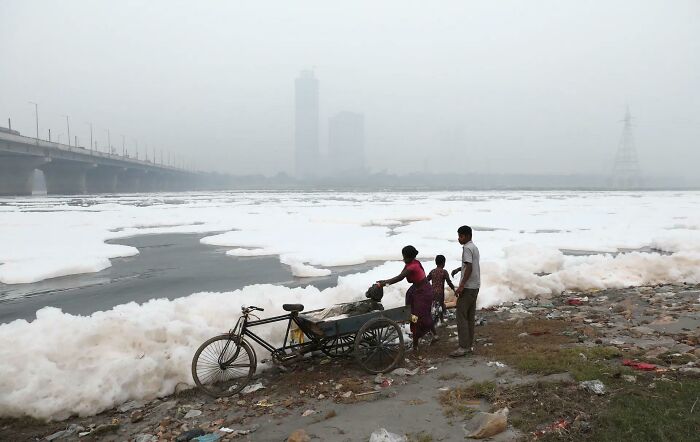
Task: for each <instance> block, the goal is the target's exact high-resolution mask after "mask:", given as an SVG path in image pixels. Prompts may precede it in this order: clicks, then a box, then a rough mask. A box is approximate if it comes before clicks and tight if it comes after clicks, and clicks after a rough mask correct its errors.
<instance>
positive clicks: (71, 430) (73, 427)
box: [45, 424, 89, 441]
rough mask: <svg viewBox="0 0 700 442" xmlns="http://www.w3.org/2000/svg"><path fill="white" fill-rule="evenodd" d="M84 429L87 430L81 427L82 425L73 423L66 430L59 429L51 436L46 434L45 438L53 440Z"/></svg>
mask: <svg viewBox="0 0 700 442" xmlns="http://www.w3.org/2000/svg"><path fill="white" fill-rule="evenodd" d="M83 430H85V428H84V427H81V426H80V425H76V424H71V425H70V426H69V427H68V428H66V429H65V430H61V431H57V432H56V433H53V434H51V435H50V436H46V438H45V440H48V441H51V440H55V439H61V438H65V437H68V436H70V435H73V434H75V433H77V432H79V431H83ZM88 433H89V432H88Z"/></svg>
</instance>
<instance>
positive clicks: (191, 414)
mask: <svg viewBox="0 0 700 442" xmlns="http://www.w3.org/2000/svg"><path fill="white" fill-rule="evenodd" d="M201 414H202V412H201V411H200V410H190V411H188V412H187V414H185V419H191V418H193V417H197V416H199V415H201Z"/></svg>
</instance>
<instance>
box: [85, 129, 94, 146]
mask: <svg viewBox="0 0 700 442" xmlns="http://www.w3.org/2000/svg"><path fill="white" fill-rule="evenodd" d="M85 124H88V125H90V150H92V147H93V146H94V145H93V144H92V123H85Z"/></svg>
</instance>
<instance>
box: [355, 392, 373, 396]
mask: <svg viewBox="0 0 700 442" xmlns="http://www.w3.org/2000/svg"><path fill="white" fill-rule="evenodd" d="M376 393H379V391H365V392H364V393H357V394H355V397H360V396H367V395H368V394H376Z"/></svg>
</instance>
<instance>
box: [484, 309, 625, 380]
mask: <svg viewBox="0 0 700 442" xmlns="http://www.w3.org/2000/svg"><path fill="white" fill-rule="evenodd" d="M568 331H571V325H570V323H568V322H566V321H553V320H548V321H545V320H540V319H532V320H528V321H524V322H523V324H522V325H521V326H519V327H518V326H514V325H513V324H504V323H496V324H493V325H489V326H485V327H484V333H483V334H484V335H486V336H487V337H488V339H489V340H490V341H491V342H493V345H492V346H489V347H484V348H483V350H482V349H480V351H479V352H480V353H481V354H484V355H485V356H486V357H488V358H490V359H494V360H498V361H501V362H505V363H506V364H508V365H510V366H511V367H513V368H516V369H518V370H521V371H523V372H524V373H527V374H540V375H549V374H555V373H563V372H569V373H571V374H572V375H573V377H574V378H575V379H577V380H590V379H598V378H600V377H602V376H603V375H604V374H606V373H607V372H609V371H610V367H609V364H606V363H605V361H607V360H610V359H614V358H619V357H622V356H623V354H622V352H620V350H618V349H617V348H615V347H583V346H575V347H572V345H574V344H575V343H577V339H575V338H574V337H572V336H567V335H566V332H568ZM522 333H528V335H527V336H520V335H521V334H522Z"/></svg>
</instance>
